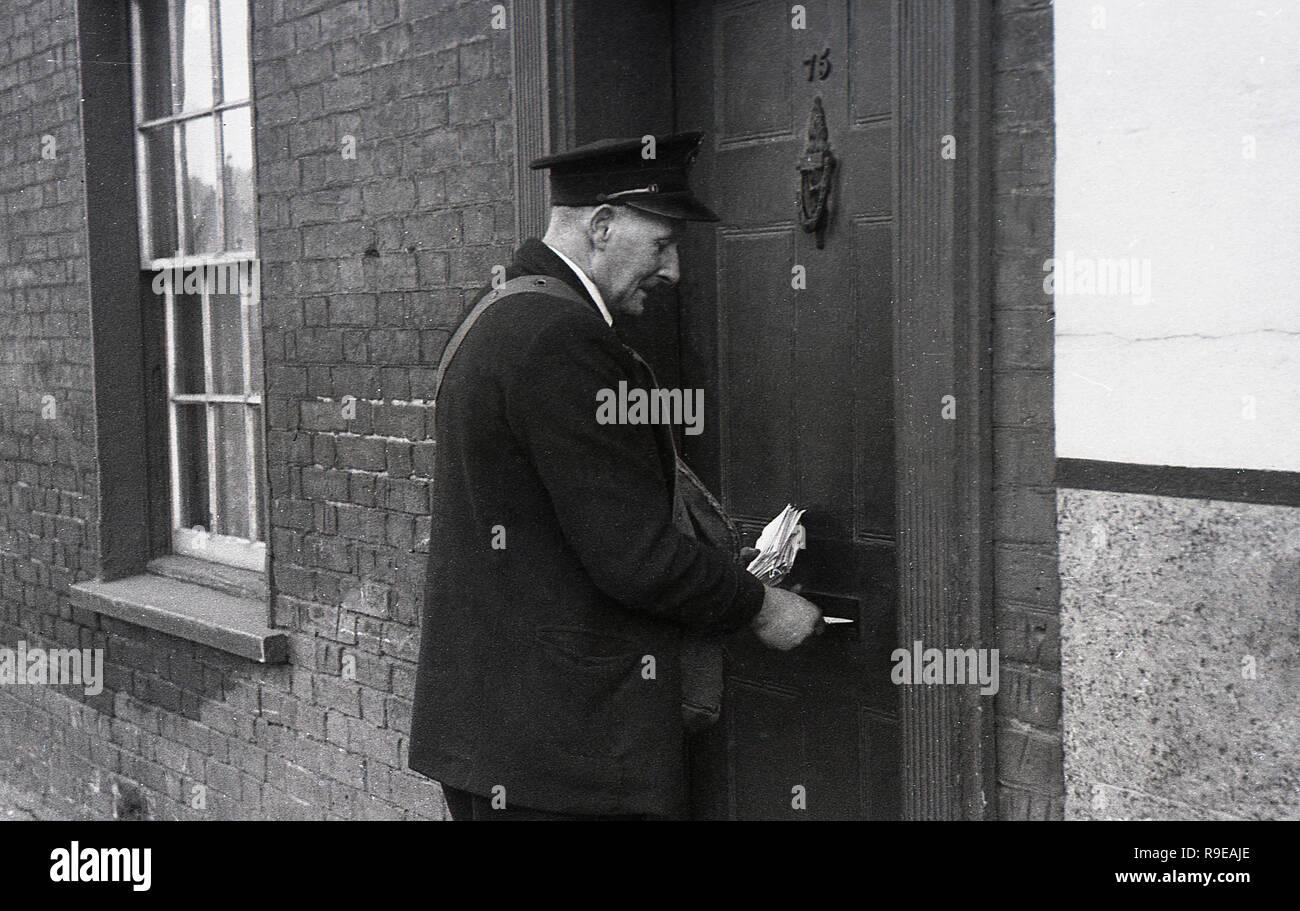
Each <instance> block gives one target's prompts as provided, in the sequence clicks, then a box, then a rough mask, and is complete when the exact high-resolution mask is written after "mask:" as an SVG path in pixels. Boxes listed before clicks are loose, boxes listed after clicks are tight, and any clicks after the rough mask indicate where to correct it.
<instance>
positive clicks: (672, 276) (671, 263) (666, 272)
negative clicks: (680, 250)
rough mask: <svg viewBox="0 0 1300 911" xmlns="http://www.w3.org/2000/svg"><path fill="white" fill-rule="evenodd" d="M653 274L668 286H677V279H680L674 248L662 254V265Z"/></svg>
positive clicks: (679, 269)
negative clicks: (668, 284)
mask: <svg viewBox="0 0 1300 911" xmlns="http://www.w3.org/2000/svg"><path fill="white" fill-rule="evenodd" d="M655 274H656V275H658V276H659V277H660V278H661V279H663V280H664V281H666V282H668V283H670V284H674V285H675V284H677V281H678V279H680V278H681V268H680V265H679V263H678V260H677V248H676V247H673V248H672V249H670V250H669V251H668V252H667V253H666V254H664V263H663V265H661V266H660V267H659V271H658V272H657V273H655Z"/></svg>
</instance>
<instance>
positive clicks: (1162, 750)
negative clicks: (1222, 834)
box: [1057, 489, 1300, 819]
mask: <svg viewBox="0 0 1300 911" xmlns="http://www.w3.org/2000/svg"><path fill="white" fill-rule="evenodd" d="M1057 508H1058V515H1059V532H1060V572H1061V664H1062V683H1063V686H1062V690H1063V693H1064V705H1063V710H1064V740H1065V778H1066V790H1067V795H1066V818H1072V819H1215V818H1240V819H1277V818H1285V819H1300V763H1297V756H1300V509H1296V508H1292V507H1286V506H1266V505H1255V504H1247V503H1226V502H1221V501H1212V500H1190V499H1182V498H1174V497H1155V496H1146V495H1140V494H1126V493H1113V492H1108V491H1094V490H1075V489H1062V490H1059V491H1058V492H1057ZM1252 663H1253V671H1254V678H1253V679H1251V678H1250V675H1249V673H1248V672H1249V671H1250V669H1251V665H1252Z"/></svg>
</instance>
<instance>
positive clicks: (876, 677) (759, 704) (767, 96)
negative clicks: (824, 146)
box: [673, 0, 900, 819]
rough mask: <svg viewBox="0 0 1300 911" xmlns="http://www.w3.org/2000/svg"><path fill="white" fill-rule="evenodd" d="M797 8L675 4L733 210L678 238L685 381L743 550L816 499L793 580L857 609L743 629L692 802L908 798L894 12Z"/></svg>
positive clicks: (681, 62)
mask: <svg viewBox="0 0 1300 911" xmlns="http://www.w3.org/2000/svg"><path fill="white" fill-rule="evenodd" d="M802 5H803V6H804V8H805V9H806V11H807V18H806V25H807V28H806V29H802V30H800V29H794V28H792V27H791V5H790V4H788V3H784V2H779V0H743V2H707V0H680V2H678V3H676V4H675V6H674V16H675V21H674V24H673V34H674V39H675V44H674V60H675V73H674V76H675V85H676V112H677V127H678V128H679V129H701V130H703V131H704V133H705V143H704V147H703V148H702V149H701V154H700V158H699V161H698V163H697V165H696V170H695V174H696V181H695V183H696V185H697V186H698V187H700V188H701V192H702V194H703V195H704V196H705V197H706V199H707V201H708V202H709V203H710V205H712V207H713V208H714V209H715V210H716V211H717V212H718V213H719V214H720V215H721V216H722V223H721V224H720V225H716V226H713V225H709V226H699V227H695V228H693V229H692V232H691V233H690V234H689V235H688V239H687V242H686V243H685V244H684V248H683V265H682V272H683V281H682V284H681V289H680V290H681V297H680V300H681V326H682V337H681V345H680V353H681V357H680V365H681V384H682V385H683V386H684V387H688V388H693V387H703V388H704V389H705V403H706V421H705V430H704V433H703V434H702V435H700V436H697V437H688V438H686V440H685V445H686V458H687V460H688V461H689V462H690V463H691V465H692V466H693V467H695V469H696V470H697V472H699V473H700V474H701V475H702V476H704V477H705V479H706V480H708V481H709V482H710V485H711V486H713V487H714V488H715V489H717V490H718V491H719V492H720V493H721V496H722V498H723V501H724V503H725V505H726V507H727V508H728V510H729V511H730V512H731V514H732V515H733V516H735V517H736V518H737V519H738V520H739V521H740V522H741V524H742V528H743V529H744V530H745V531H746V536H747V538H748V539H749V540H748V541H747V543H752V542H753V539H754V537H755V536H756V535H757V532H758V531H759V530H760V529H761V528H762V526H763V525H764V524H766V522H767V521H768V520H770V519H771V518H772V517H773V516H775V515H776V514H777V513H778V512H779V511H780V510H781V508H782V507H783V506H785V504H786V503H787V502H793V503H794V504H796V505H797V506H799V507H802V508H806V509H807V513H806V514H805V516H804V525H805V527H806V528H807V530H808V538H809V540H808V546H807V549H806V550H805V551H803V552H802V553H801V554H800V555H799V559H798V562H797V564H796V569H795V571H794V573H792V575H791V577H790V579H789V580H788V584H790V585H800V586H801V587H802V591H803V593H804V594H805V595H807V596H808V597H810V598H811V599H813V600H814V601H816V602H818V603H819V604H821V605H822V607H823V609H824V610H825V611H826V612H827V613H828V614H832V615H835V616H840V617H847V618H849V619H852V620H854V621H855V622H854V623H852V624H841V625H837V626H833V627H829V628H828V630H827V632H826V633H825V634H824V635H823V636H821V637H818V638H817V639H815V640H812V641H810V642H809V643H807V644H806V645H805V646H802V647H801V648H800V649H797V650H796V651H795V652H793V653H777V652H774V651H771V650H769V649H766V648H764V647H763V646H761V645H760V644H759V643H758V642H757V641H756V640H755V639H754V637H753V635H752V634H750V633H749V632H748V631H745V632H743V633H739V634H737V635H735V636H733V637H731V639H730V640H729V641H728V652H729V659H730V660H729V665H728V679H727V694H726V704H725V708H724V717H723V719H722V721H721V722H720V723H719V724H718V725H717V726H716V727H715V728H713V729H712V730H710V731H709V732H708V733H706V734H705V735H703V736H702V737H701V738H699V739H698V741H697V742H696V743H695V744H694V745H693V755H692V764H693V771H692V777H693V785H694V795H695V796H694V800H695V813H696V815H698V816H701V817H723V818H727V817H730V818H791V819H841V818H890V817H896V816H897V815H898V811H899V780H900V779H899V765H898V763H899V744H898V727H899V726H898V692H897V689H896V688H895V687H894V686H893V685H892V684H891V683H890V679H889V676H890V669H891V663H890V661H889V655H890V653H891V651H892V650H893V648H894V646H895V644H896V639H897V636H896V633H895V630H896V626H897V624H896V621H897V607H896V598H895V591H896V577H897V568H896V565H895V562H896V561H895V542H894V538H893V535H894V531H895V528H896V521H895V515H894V512H895V507H894V459H893V446H894V434H893V409H892V401H893V388H894V373H893V345H892V339H893V330H894V320H895V313H894V301H895V300H896V293H895V284H894V274H893V272H894V270H893V249H894V232H895V225H894V212H893V210H892V205H893V193H894V180H895V157H894V151H893V110H894V106H895V102H894V98H895V89H894V59H895V55H894V34H895V32H894V29H895V24H894V23H895V18H894V12H893V4H892V3H889V2H881V0H854V2H849V0H821V2H808V3H804V4H802ZM827 63H828V64H829V65H826V64H827ZM814 98H820V100H821V104H822V107H823V108H824V110H825V115H826V122H827V128H828V132H829V142H830V147H831V150H832V152H833V153H834V155H835V156H836V159H837V161H838V167H837V170H836V174H835V181H834V187H833V191H832V196H831V209H830V214H829V218H828V225H827V229H826V232H825V239H824V241H825V242H824V246H823V247H821V248H819V247H818V246H817V243H816V238H815V236H814V235H813V234H810V233H807V232H805V231H804V230H803V229H802V227H801V226H800V224H799V222H798V217H797V192H798V188H799V173H798V171H797V170H796V163H797V162H798V160H799V159H800V158H801V157H802V155H803V154H804V146H805V143H806V141H807V133H808V116H809V112H810V111H811V110H812V108H813V101H814ZM795 266H802V267H803V268H804V269H805V270H806V287H805V288H802V289H796V288H795V287H793V286H792V271H791V270H792V268H793V267H795ZM801 796H802V800H803V804H802V806H800V805H799V804H800V797H801Z"/></svg>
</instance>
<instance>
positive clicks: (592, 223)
mask: <svg viewBox="0 0 1300 911" xmlns="http://www.w3.org/2000/svg"><path fill="white" fill-rule="evenodd" d="M617 216H618V210H617V209H615V208H614V207H613V206H598V207H597V208H596V211H594V212H592V213H591V218H589V219H587V240H588V241H589V242H590V243H591V245H592V247H594V248H595V249H597V250H603V249H605V245H606V244H608V243H609V232H610V231H611V230H612V228H613V226H614V219H615V218H616V217H617Z"/></svg>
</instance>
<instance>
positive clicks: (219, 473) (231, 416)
mask: <svg viewBox="0 0 1300 911" xmlns="http://www.w3.org/2000/svg"><path fill="white" fill-rule="evenodd" d="M211 407H213V408H215V409H216V414H217V446H216V457H217V464H216V466H215V474H216V478H217V503H216V509H215V510H214V512H215V513H216V516H215V521H216V532H217V534H222V535H233V536H234V537H237V538H247V537H248V535H249V524H248V515H249V505H250V504H249V499H248V470H249V468H248V435H247V434H248V429H247V427H246V426H245V423H244V412H245V410H246V408H245V406H243V405H213V406H211Z"/></svg>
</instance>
